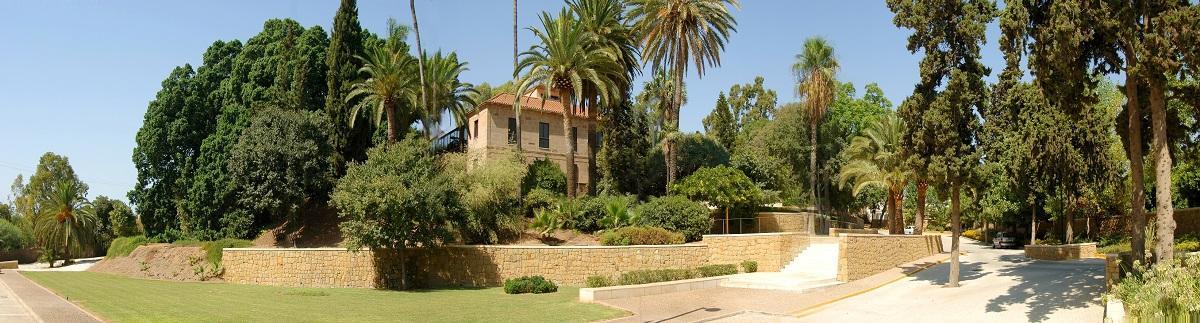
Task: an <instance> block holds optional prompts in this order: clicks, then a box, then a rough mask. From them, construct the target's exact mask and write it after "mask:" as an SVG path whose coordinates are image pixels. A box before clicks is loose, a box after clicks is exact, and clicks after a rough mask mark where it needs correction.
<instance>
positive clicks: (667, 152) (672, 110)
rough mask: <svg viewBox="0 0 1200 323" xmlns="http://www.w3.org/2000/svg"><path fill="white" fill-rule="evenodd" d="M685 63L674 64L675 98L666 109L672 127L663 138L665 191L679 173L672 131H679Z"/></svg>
mask: <svg viewBox="0 0 1200 323" xmlns="http://www.w3.org/2000/svg"><path fill="white" fill-rule="evenodd" d="M681 50H682V49H681ZM681 57H682V56H681ZM683 64H686V62H677V63H676V64H675V66H674V68H675V72H674V73H672V74H675V75H674V76H675V77H674V80H672V82H673V83H674V85H675V88H674V91H675V98H674V99H673V100H672V102H671V103H672V104H671V105H670V106H669V107H667V111H666V112H667V116H666V117H667V123H668V127H671V129H668V131H665V132H667V134H666V136H665V138H664V139H663V150H664V151H663V157H665V159H666V164H667V187H666V190H665V192H670V191H671V184H674V183H675V176H676V175H678V173H679V165H678V160H676V159H678V156H677V152H678V147H676V145H675V138H674V137H676V136H675V135H672V134H671V133H677V132H679V110H680V109H682V108H683Z"/></svg>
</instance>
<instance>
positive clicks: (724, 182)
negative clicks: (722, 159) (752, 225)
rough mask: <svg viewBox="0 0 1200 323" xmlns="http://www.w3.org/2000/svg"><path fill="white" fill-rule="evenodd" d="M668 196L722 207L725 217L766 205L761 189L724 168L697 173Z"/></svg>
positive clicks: (681, 182) (733, 171)
mask: <svg viewBox="0 0 1200 323" xmlns="http://www.w3.org/2000/svg"><path fill="white" fill-rule="evenodd" d="M671 193H672V194H679V195H683V196H686V197H687V198H689V199H692V200H693V201H703V202H708V204H709V205H713V206H718V207H721V208H724V209H725V217H726V218H728V217H729V213H730V210H731V209H750V208H753V207H756V206H759V205H762V204H763V202H767V199H766V197H765V195H764V194H763V191H762V189H761V188H759V187H758V185H755V184H754V182H753V181H751V180H750V178H749V177H746V175H745V174H742V171H739V170H737V169H734V168H732V167H728V166H724V165H722V166H717V167H712V168H707V167H706V168H701V169H700V170H697V171H696V172H695V173H693V174H692V175H691V176H688V177H685V178H684V179H683V180H681V181H679V182H678V183H675V185H671ZM706 228H707V226H706ZM696 238H699V237H696Z"/></svg>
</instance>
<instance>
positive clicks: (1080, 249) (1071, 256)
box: [1025, 242, 1098, 260]
mask: <svg viewBox="0 0 1200 323" xmlns="http://www.w3.org/2000/svg"><path fill="white" fill-rule="evenodd" d="M1025 257H1026V258H1029V259H1038V260H1078V259H1084V258H1098V256H1097V254H1096V243H1095V242H1090V243H1076V244H1064V245H1054V246H1051V245H1028V246H1025Z"/></svg>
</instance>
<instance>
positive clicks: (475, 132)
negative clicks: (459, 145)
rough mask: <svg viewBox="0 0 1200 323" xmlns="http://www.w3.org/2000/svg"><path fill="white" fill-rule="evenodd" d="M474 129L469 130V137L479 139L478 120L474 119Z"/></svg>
mask: <svg viewBox="0 0 1200 323" xmlns="http://www.w3.org/2000/svg"><path fill="white" fill-rule="evenodd" d="M474 127H475V128H473V129H471V137H474V138H475V139H479V119H475V125H474Z"/></svg>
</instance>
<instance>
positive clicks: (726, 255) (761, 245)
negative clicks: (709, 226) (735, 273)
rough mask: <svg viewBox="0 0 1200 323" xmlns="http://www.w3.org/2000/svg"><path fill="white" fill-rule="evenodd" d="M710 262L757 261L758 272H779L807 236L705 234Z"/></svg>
mask: <svg viewBox="0 0 1200 323" xmlns="http://www.w3.org/2000/svg"><path fill="white" fill-rule="evenodd" d="M703 241H704V243H705V244H706V245H708V248H709V251H708V252H709V257H708V263H710V264H740V263H741V262H742V261H746V260H753V261H756V262H758V270H759V271H779V270H780V269H783V267H784V266H786V265H787V264H788V262H790V261H792V259H793V258H796V255H797V254H799V253H800V252H801V251H803V250H804V248H806V247H808V243H809V236H808V235H807V234H806V233H802V232H788V233H757V234H727V235H725V234H722V235H705V236H704V239H703Z"/></svg>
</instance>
